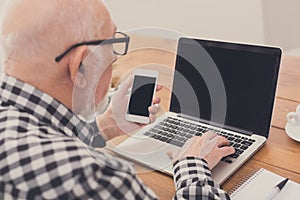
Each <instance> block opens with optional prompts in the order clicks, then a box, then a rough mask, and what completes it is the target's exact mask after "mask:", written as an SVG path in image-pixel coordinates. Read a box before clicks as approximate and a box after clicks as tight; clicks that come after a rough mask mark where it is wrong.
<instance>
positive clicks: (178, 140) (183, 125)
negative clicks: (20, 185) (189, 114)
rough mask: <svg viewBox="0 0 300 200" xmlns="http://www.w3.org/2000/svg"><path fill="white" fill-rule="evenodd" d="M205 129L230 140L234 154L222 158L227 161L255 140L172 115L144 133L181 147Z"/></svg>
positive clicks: (231, 159) (236, 156) (234, 157)
mask: <svg viewBox="0 0 300 200" xmlns="http://www.w3.org/2000/svg"><path fill="white" fill-rule="evenodd" d="M207 131H212V132H215V133H217V134H218V135H220V136H223V137H225V138H227V139H228V141H229V142H230V146H233V147H234V148H235V153H234V154H231V155H229V156H226V157H224V158H222V161H224V162H227V163H232V162H234V161H235V160H236V158H238V157H239V156H240V155H241V154H242V153H243V152H244V151H245V150H247V149H248V148H249V146H251V145H252V144H253V143H254V142H255V140H253V139H252V138H250V137H247V136H239V135H235V134H232V133H228V132H226V131H224V130H222V131H220V130H217V129H214V128H211V127H206V126H203V125H199V124H197V123H192V122H187V121H184V120H181V119H177V118H174V117H168V118H167V119H165V120H164V121H162V122H160V123H159V124H158V125H156V126H155V127H153V128H151V129H150V130H149V131H148V132H145V133H144V135H146V136H149V137H151V138H153V139H156V140H160V141H162V142H165V143H169V144H173V145H176V146H179V147H182V146H183V145H184V143H185V142H186V141H187V140H188V139H189V138H191V137H193V136H201V135H202V134H203V133H205V132H207Z"/></svg>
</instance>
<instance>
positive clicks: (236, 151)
mask: <svg viewBox="0 0 300 200" xmlns="http://www.w3.org/2000/svg"><path fill="white" fill-rule="evenodd" d="M242 153H244V150H240V149H236V148H235V154H242Z"/></svg>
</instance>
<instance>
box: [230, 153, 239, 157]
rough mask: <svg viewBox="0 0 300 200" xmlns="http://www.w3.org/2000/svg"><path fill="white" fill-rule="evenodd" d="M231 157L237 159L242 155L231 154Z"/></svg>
mask: <svg viewBox="0 0 300 200" xmlns="http://www.w3.org/2000/svg"><path fill="white" fill-rule="evenodd" d="M229 156H230V157H232V158H237V157H239V156H240V154H236V153H234V154H231V155H229Z"/></svg>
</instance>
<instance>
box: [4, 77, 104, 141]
mask: <svg viewBox="0 0 300 200" xmlns="http://www.w3.org/2000/svg"><path fill="white" fill-rule="evenodd" d="M0 94H1V95H0V99H1V101H2V102H6V103H8V104H9V105H12V106H15V107H17V108H18V109H20V110H23V111H25V112H28V113H30V114H32V115H34V116H36V117H38V118H39V120H41V121H42V122H43V123H45V124H48V125H50V126H52V127H55V128H58V129H60V130H61V132H63V133H64V134H66V135H68V136H74V135H76V136H77V137H79V138H80V140H81V141H83V142H84V143H86V144H88V145H92V146H94V145H95V144H93V143H95V141H93V140H95V136H98V135H99V133H94V132H95V131H94V129H93V127H92V126H90V125H89V124H88V123H86V122H84V121H83V120H81V119H80V118H79V117H78V115H76V114H75V113H73V112H72V111H71V110H70V109H68V108H67V107H66V106H64V105H63V104H62V103H60V102H59V101H57V100H56V99H54V98H53V97H51V96H49V95H48V94H46V93H43V92H42V91H41V90H39V89H37V88H36V87H34V86H32V85H30V84H28V83H25V82H22V81H20V80H17V79H16V78H14V77H11V76H8V75H6V74H1V75H0ZM96 134H97V135H96ZM98 139H99V138H98ZM98 145H99V144H98ZM98 145H96V146H98ZM100 146H101V145H100Z"/></svg>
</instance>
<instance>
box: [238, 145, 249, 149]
mask: <svg viewBox="0 0 300 200" xmlns="http://www.w3.org/2000/svg"><path fill="white" fill-rule="evenodd" d="M248 147H249V146H245V145H243V146H241V147H240V149H242V150H246V149H248Z"/></svg>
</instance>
